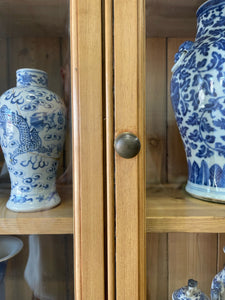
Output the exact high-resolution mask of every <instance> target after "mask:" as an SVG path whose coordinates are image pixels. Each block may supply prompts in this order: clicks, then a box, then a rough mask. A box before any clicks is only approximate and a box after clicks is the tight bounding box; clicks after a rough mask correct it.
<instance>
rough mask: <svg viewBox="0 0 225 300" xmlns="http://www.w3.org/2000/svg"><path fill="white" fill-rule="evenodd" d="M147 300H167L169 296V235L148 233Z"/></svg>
mask: <svg viewBox="0 0 225 300" xmlns="http://www.w3.org/2000/svg"><path fill="white" fill-rule="evenodd" d="M146 240H147V241H146V246H147V247H146V256H147V299H148V300H165V299H167V294H168V235H167V234H166V233H147V239H146Z"/></svg>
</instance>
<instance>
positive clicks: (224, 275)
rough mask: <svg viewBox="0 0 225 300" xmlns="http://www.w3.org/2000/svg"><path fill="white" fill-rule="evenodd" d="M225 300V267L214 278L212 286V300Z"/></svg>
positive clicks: (224, 249) (224, 250)
mask: <svg viewBox="0 0 225 300" xmlns="http://www.w3.org/2000/svg"><path fill="white" fill-rule="evenodd" d="M223 252H224V253H225V247H224V248H223ZM223 299H225V267H224V268H223V270H222V271H220V272H219V273H218V274H216V276H215V277H214V278H213V281H212V285H211V300H223Z"/></svg>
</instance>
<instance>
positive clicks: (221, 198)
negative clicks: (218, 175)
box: [185, 181, 225, 204]
mask: <svg viewBox="0 0 225 300" xmlns="http://www.w3.org/2000/svg"><path fill="white" fill-rule="evenodd" d="M185 190H186V191H187V192H188V193H189V194H190V195H191V196H193V197H195V198H198V199H200V200H205V201H209V202H217V203H224V204H225V188H217V187H211V186H206V185H200V184H195V183H192V182H190V181H188V183H187V185H186V187H185Z"/></svg>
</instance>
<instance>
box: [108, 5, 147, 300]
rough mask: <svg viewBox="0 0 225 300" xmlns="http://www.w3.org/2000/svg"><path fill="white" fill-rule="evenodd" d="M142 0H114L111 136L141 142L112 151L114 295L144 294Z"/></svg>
mask: <svg viewBox="0 0 225 300" xmlns="http://www.w3.org/2000/svg"><path fill="white" fill-rule="evenodd" d="M143 5H144V1H136V0H132V1H119V0H115V1H114V47H115V48H114V74H115V136H117V135H118V134H119V133H121V132H125V131H129V132H132V133H134V134H136V135H137V136H138V137H139V139H140V141H141V144H142V145H143V148H142V150H141V152H140V153H139V154H138V156H136V157H134V158H132V159H123V158H121V157H119V155H118V154H116V157H115V197H116V299H145V276H144V273H145V264H144V247H145V237H144V223H145V217H144V213H145V209H144V199H145V197H144V193H145V192H144V184H145V179H144V177H143V176H144V170H145V165H144V149H145V146H144V145H145V138H144V128H143V125H144V124H143V118H144V94H143V93H144V90H145V87H144V84H143V83H144V63H143V59H144V56H143V55H144V42H143V40H144V39H143V37H144V36H143V34H144V22H143V21H144V20H143V19H144V6H143Z"/></svg>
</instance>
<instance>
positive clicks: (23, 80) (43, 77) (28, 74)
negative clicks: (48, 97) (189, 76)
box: [16, 69, 48, 88]
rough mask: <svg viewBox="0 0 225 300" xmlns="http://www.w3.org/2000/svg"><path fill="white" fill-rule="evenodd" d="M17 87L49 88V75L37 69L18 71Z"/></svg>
mask: <svg viewBox="0 0 225 300" xmlns="http://www.w3.org/2000/svg"><path fill="white" fill-rule="evenodd" d="M16 86H17V87H26V86H38V87H42V88H47V87H48V74H47V73H46V72H44V71H41V70H37V69H19V70H17V71H16Z"/></svg>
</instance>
